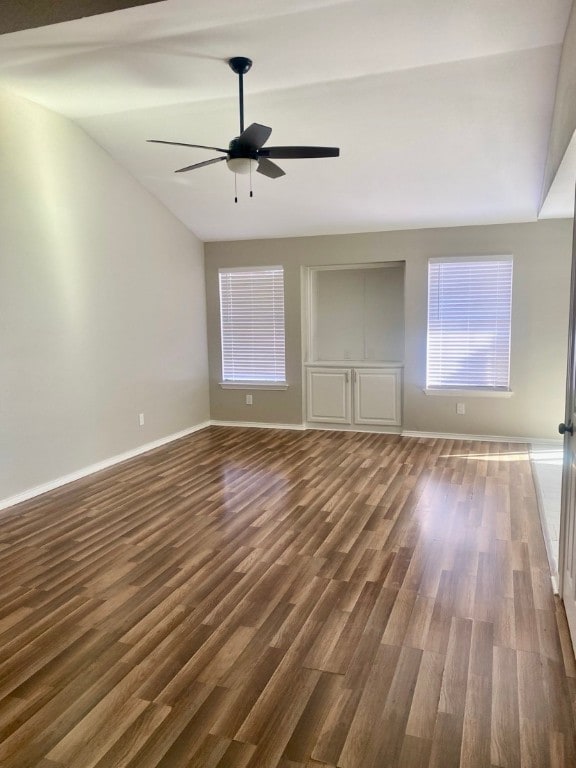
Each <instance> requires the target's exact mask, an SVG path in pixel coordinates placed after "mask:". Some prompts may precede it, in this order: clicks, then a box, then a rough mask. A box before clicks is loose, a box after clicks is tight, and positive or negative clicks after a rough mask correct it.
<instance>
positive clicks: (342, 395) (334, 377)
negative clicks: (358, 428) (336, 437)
mask: <svg viewBox="0 0 576 768" xmlns="http://www.w3.org/2000/svg"><path fill="white" fill-rule="evenodd" d="M307 374H308V421H323V422H328V423H334V424H350V423H351V412H352V407H351V406H352V397H351V389H350V376H351V371H350V369H349V368H308V369H307Z"/></svg>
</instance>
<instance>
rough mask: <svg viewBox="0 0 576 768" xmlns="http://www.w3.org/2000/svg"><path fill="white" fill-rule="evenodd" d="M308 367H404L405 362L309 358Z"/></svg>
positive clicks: (306, 365)
mask: <svg viewBox="0 0 576 768" xmlns="http://www.w3.org/2000/svg"><path fill="white" fill-rule="evenodd" d="M304 366H305V367H306V368H310V367H312V368H379V369H380V368H404V363H395V362H393V361H392V362H384V361H382V360H316V362H314V360H307V361H306V362H305V363H304Z"/></svg>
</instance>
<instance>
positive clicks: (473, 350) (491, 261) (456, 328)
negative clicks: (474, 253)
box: [426, 256, 512, 391]
mask: <svg viewBox="0 0 576 768" xmlns="http://www.w3.org/2000/svg"><path fill="white" fill-rule="evenodd" d="M511 302H512V257H511V256H510V257H507V256H498V257H494V258H490V257H487V258H453V259H430V261H429V263H428V349H427V376H426V386H427V388H430V389H434V388H439V389H441V388H451V389H467V388H468V389H486V390H503V391H507V390H508V389H509V384H510V315H511Z"/></svg>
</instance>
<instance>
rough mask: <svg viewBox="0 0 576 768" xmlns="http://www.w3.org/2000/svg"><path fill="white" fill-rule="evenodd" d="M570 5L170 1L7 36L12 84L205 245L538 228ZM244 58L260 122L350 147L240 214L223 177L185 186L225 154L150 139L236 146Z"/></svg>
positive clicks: (281, 137) (282, 137) (497, 0)
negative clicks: (249, 62) (66, 123)
mask: <svg viewBox="0 0 576 768" xmlns="http://www.w3.org/2000/svg"><path fill="white" fill-rule="evenodd" d="M125 4H126V3H121V5H125ZM570 6H571V0H535V1H534V2H530V3H526V2H525V0H507V1H506V2H502V0H467V2H461V0H435V2H433V3H431V2H430V1H429V0H291V2H290V3H286V2H285V0H282V1H281V0H246V1H245V2H243V3H238V1H237V0H210V2H208V1H207V0H199V1H198V2H193V3H191V2H189V0H165V2H156V3H152V4H150V5H140V6H139V7H134V8H126V9H124V10H118V11H116V12H113V13H105V14H103V15H98V16H91V17H88V18H82V19H77V20H71V21H66V22H64V23H59V24H53V25H50V26H44V27H40V28H35V29H27V30H22V31H18V32H13V33H10V34H4V35H2V37H0V87H2V86H4V87H7V88H9V89H11V90H13V91H15V92H17V93H19V94H21V95H22V96H24V97H26V98H29V99H31V100H33V101H36V102H38V103H40V104H42V105H44V106H46V107H47V108H49V109H52V110H55V111H57V112H60V113H61V114H63V115H65V116H67V117H69V118H71V119H73V120H75V121H76V122H77V123H79V125H81V126H82V127H83V128H84V129H85V130H86V131H87V132H88V133H89V134H90V135H91V136H92V137H93V138H94V139H95V140H96V141H97V142H98V143H99V144H100V145H101V146H102V147H103V148H104V149H105V150H106V151H107V152H109V153H110V154H111V155H112V156H113V157H114V158H115V159H116V160H117V161H118V162H119V163H121V164H122V165H123V166H125V167H126V168H127V169H128V170H129V171H130V173H132V174H133V175H134V176H135V177H136V178H138V179H139V180H140V181H141V183H142V184H143V185H144V186H146V187H147V188H148V189H149V190H150V191H151V192H152V194H154V195H155V196H156V197H158V198H159V199H160V200H161V201H162V202H163V203H164V204H165V205H166V206H167V207H168V208H169V209H170V210H172V211H173V212H174V213H175V215H176V216H178V217H179V218H180V219H181V220H182V221H183V222H184V223H185V224H186V225H187V226H188V227H189V228H190V229H191V230H192V231H193V232H195V234H197V235H198V236H199V237H200V238H201V239H203V240H221V239H240V238H248V237H279V236H299V235H308V234H320V233H340V232H362V231H376V230H385V229H398V228H403V229H405V228H418V227H428V226H455V225H465V224H484V223H497V222H519V221H534V220H535V219H536V217H537V215H538V210H539V205H540V197H541V192H542V181H543V174H544V167H545V163H546V153H547V146H548V139H549V134H550V125H551V119H552V112H553V107H554V95H555V88H556V80H557V75H558V66H559V60H560V52H561V46H562V41H563V38H564V33H565V29H566V23H567V19H568V15H569V12H570ZM235 55H243V56H249V57H250V58H252V59H253V61H254V65H253V67H252V70H251V71H250V72H249V73H248V75H247V76H246V79H245V100H246V124H249V123H251V122H259V123H263V124H265V125H269V126H271V127H272V129H273V133H272V137H271V139H270V142H269V143H270V144H273V145H284V144H321V145H331V146H339V147H340V149H341V157H340V158H338V159H332V158H330V159H321V160H320V159H315V160H285V161H279V164H281V165H282V166H283V167H284V169H285V170H286V176H284V177H282V178H280V179H275V180H271V179H268V178H265V177H263V176H261V175H260V174H255V176H254V178H253V187H254V197H253V198H252V199H251V198H249V196H248V179H247V178H246V177H238V198H239V202H238V204H235V203H234V176H233V174H232V173H230V171H229V170H228V169H227V168H226V164H225V163H219V164H217V165H214V166H208V167H205V168H201V169H199V170H195V171H192V172H190V173H186V174H176V175H175V174H174V173H173V171H174V170H175V169H177V168H180V167H182V166H185V165H189V164H192V163H195V162H200V161H202V160H207V159H210V158H211V157H213V156H215V153H210V152H208V151H205V150H201V149H191V148H186V147H171V146H164V145H160V144H149V143H147V142H146V139H149V138H156V139H165V140H169V141H182V142H190V143H196V144H207V145H212V146H227V144H228V142H229V140H230V139H231V138H233V137H234V136H236V135H237V134H238V105H237V98H238V95H237V80H236V77H235V75H234V74H233V73H232V72H231V71H230V69H229V68H228V66H227V63H226V62H227V59H228V58H230V57H231V56H235ZM86 183H90V179H89V178H88V179H86ZM31 189H33V180H31ZM563 210H565V209H563V208H562V206H561V205H560V206H559V207H558V206H556V207H555V208H554V215H567V214H566V213H563V212H562V211H563ZM559 212H560V213H559Z"/></svg>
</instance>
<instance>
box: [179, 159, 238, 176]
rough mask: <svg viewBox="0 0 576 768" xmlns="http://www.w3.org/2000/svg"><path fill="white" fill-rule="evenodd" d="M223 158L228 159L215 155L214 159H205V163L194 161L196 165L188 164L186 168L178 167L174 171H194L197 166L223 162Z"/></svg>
mask: <svg viewBox="0 0 576 768" xmlns="http://www.w3.org/2000/svg"><path fill="white" fill-rule="evenodd" d="M222 160H226V158H225V157H213V158H212V160H204V162H203V163H194V165H187V166H186V168H178V170H177V171H174V173H184V171H193V170H194V169H195V168H202V166H204V165H212V164H213V163H221V162H222Z"/></svg>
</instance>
